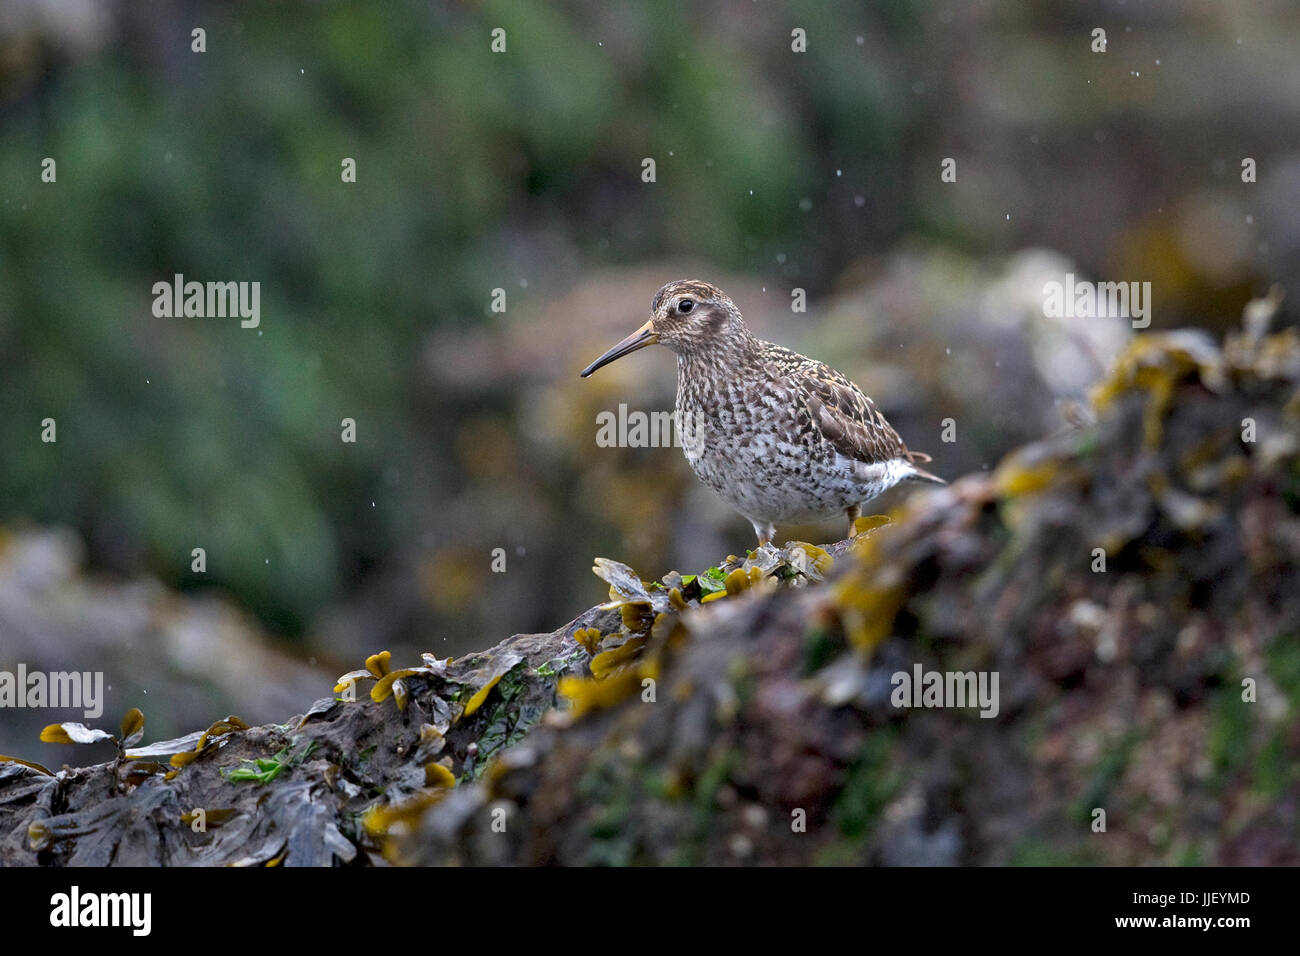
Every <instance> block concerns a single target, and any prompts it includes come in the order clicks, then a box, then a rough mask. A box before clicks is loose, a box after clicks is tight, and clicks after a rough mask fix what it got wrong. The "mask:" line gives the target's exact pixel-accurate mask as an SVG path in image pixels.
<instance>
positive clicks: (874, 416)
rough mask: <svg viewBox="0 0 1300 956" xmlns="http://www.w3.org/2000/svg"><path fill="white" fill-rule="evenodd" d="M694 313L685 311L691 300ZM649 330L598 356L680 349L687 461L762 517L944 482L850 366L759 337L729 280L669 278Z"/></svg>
mask: <svg viewBox="0 0 1300 956" xmlns="http://www.w3.org/2000/svg"><path fill="white" fill-rule="evenodd" d="M684 302H685V303H686V304H687V311H686V312H682V311H681V310H682V308H683V303H684ZM651 310H652V312H653V315H652V317H651V319H650V321H649V322H647V323H646V324H645V325H644V326H642V327H641V329H638V330H637V332H634V333H633V334H632V335H630V336H628V338H627V339H625V340H624V341H623V342H620V343H619V344H618V345H617V346H615V347H614V348H613V349H611V350H610V351H609V352H607V353H605V355H603V356H601V358H599V359H597V360H596V361H595V362H593V363H592V365H591V366H589V367H588V368H587V370H586V371H584V372H583V374H584V375H589V374H590V373H591V372H593V371H595V369H597V368H599V367H600V366H601V365H603V364H607V363H608V362H611V361H613V360H614V359H616V358H619V357H621V356H622V355H626V354H627V353H628V352H630V351H634V350H636V349H638V348H641V347H642V346H644V345H651V344H655V343H656V342H657V343H660V344H664V345H667V346H668V347H669V348H671V349H673V351H674V352H676V353H677V419H678V427H679V429H680V433H681V436H682V446H683V450H684V451H685V453H686V460H687V461H688V462H689V463H690V466H691V468H692V469H693V470H694V471H695V474H696V475H698V476H699V478H700V480H701V481H703V482H704V483H705V484H706V485H708V486H709V487H710V488H712V489H713V490H714V491H715V492H717V493H718V495H719V496H721V497H722V499H723V500H724V501H726V502H727V503H728V504H730V505H731V506H732V507H733V508H735V509H736V510H737V511H739V512H740V513H741V514H743V515H744V516H745V517H747V518H748V519H749V520H750V522H751V523H752V524H753V525H754V530H755V532H756V533H757V534H758V537H759V542H760V543H766V542H767V541H769V540H770V539H771V536H772V535H773V533H774V532H775V525H776V524H777V523H783V522H787V521H805V520H809V519H820V518H828V517H832V516H834V515H837V514H847V515H848V517H849V525H850V533H852V523H853V519H854V518H855V517H856V516H857V514H858V512H859V508H860V506H861V504H862V503H863V502H865V501H869V500H870V499H872V498H874V497H876V496H877V495H879V494H880V493H882V492H884V491H886V490H888V489H889V488H892V487H893V486H894V485H896V484H898V483H899V482H901V481H907V480H921V481H932V482H938V483H940V484H942V483H943V481H942V479H940V478H937V477H935V476H934V475H932V474H930V473H929V472H927V471H924V470H923V469H921V468H919V467H918V466H917V462H918V461H928V460H929V456H927V455H923V454H921V453H919V452H913V451H911V450H909V449H908V447H907V446H906V445H905V444H904V443H903V440H902V439H901V438H900V437H899V435H898V433H897V432H896V431H894V429H893V428H891V427H890V425H889V423H888V422H887V421H886V420H885V417H884V415H882V414H881V413H880V410H879V409H877V408H876V405H875V403H874V402H873V401H872V400H871V399H870V398H868V397H867V396H865V395H864V394H862V392H861V391H860V390H859V389H858V387H857V386H856V385H854V384H853V383H852V382H851V381H849V379H848V378H846V377H845V376H844V375H842V374H841V373H839V372H837V371H835V370H834V369H832V368H830V367H829V366H827V365H824V364H823V363H821V362H818V361H816V360H814V359H810V358H807V357H805V356H803V355H799V354H798V353H797V352H792V351H790V350H789V349H787V348H783V347H781V346H779V345H774V344H772V343H771V342H765V341H763V340H762V339H759V338H757V337H756V336H754V335H753V333H751V332H750V331H749V329H748V328H747V327H746V326H745V323H744V320H743V318H742V317H741V314H740V310H739V309H737V308H736V306H735V304H734V303H733V302H732V301H731V299H730V298H729V297H728V296H727V295H726V294H725V293H724V292H722V290H720V289H718V288H716V287H714V286H712V285H709V284H708V283H705V282H699V281H695V280H681V281H677V282H670V283H668V284H667V285H665V286H664V287H663V288H662V289H660V290H659V292H658V293H656V295H655V297H654V300H653V302H652V304H651Z"/></svg>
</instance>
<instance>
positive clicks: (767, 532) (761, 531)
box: [749, 518, 776, 548]
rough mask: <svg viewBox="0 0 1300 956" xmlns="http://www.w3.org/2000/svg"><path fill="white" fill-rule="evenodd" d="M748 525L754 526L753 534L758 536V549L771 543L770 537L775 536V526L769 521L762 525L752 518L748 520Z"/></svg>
mask: <svg viewBox="0 0 1300 956" xmlns="http://www.w3.org/2000/svg"><path fill="white" fill-rule="evenodd" d="M749 523H750V524H752V525H753V526H754V534H756V535H758V546H759V547H760V548H765V547H767V546H768V545H769V544H771V543H772V535H774V534H776V525H774V524H772V523H771V522H770V521H769V522H767V523H766V524H764V523H763V522H761V521H757V520H755V519H754V518H750V519H749Z"/></svg>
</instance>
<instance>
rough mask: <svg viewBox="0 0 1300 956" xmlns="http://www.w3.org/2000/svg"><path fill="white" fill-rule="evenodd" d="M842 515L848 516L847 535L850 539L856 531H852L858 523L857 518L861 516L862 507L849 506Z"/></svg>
mask: <svg viewBox="0 0 1300 956" xmlns="http://www.w3.org/2000/svg"><path fill="white" fill-rule="evenodd" d="M844 513H845V514H846V515H848V516H849V534H848V536H849V537H850V538H851V537H853V536H854V535H855V534H857V531H856V530H854V529H855V528H856V526H857V523H858V518H859V517H860V516H861V515H862V505H849V506H848V507H847V508H845V509H844Z"/></svg>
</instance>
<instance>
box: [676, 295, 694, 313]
mask: <svg viewBox="0 0 1300 956" xmlns="http://www.w3.org/2000/svg"><path fill="white" fill-rule="evenodd" d="M693 308H695V300H694V299H682V301H680V302H678V303H677V311H678V312H680V313H681V314H682V315H685V314H686V313H687V312H689V311H691V309H693Z"/></svg>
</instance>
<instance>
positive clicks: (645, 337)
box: [582, 319, 659, 378]
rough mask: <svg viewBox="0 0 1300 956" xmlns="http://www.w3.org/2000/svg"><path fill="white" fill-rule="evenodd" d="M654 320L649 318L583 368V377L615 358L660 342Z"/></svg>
mask: <svg viewBox="0 0 1300 956" xmlns="http://www.w3.org/2000/svg"><path fill="white" fill-rule="evenodd" d="M653 322H654V320H653V319H648V320H647V321H646V324H645V325H643V326H641V328H639V329H637V330H636V331H635V332H633V333H632V334H631V335H629V336H628V337H627V338H625V339H624V340H623V341H622V342H619V343H618V345H615V346H614V347H613V348H612V349H610V350H609V351H608V352H606V353H605V354H604V355H602V356H601V357H600V358H598V359H596V361H594V362H592V363H591V364H590V365H588V366H587V367H586V368H584V369H583V370H582V377H583V378H586V377H587V376H588V375H590V374H591V373H592V372H594V371H596V369H598V368H600V367H601V366H602V365H608V364H609V363H610V362H612V361H614V360H615V359H620V358H622V357H623V356H624V355H630V354H631V353H633V352H635V351H636V350H637V349H643V348H645V347H646V346H647V345H655V344H656V343H658V341H659V336H658V335H656V334H655V330H654V325H653Z"/></svg>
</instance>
